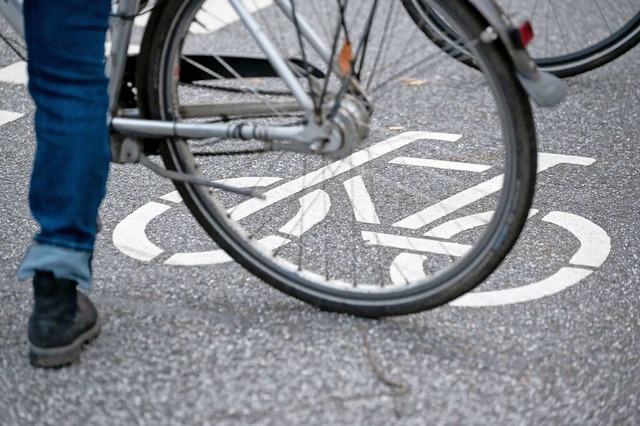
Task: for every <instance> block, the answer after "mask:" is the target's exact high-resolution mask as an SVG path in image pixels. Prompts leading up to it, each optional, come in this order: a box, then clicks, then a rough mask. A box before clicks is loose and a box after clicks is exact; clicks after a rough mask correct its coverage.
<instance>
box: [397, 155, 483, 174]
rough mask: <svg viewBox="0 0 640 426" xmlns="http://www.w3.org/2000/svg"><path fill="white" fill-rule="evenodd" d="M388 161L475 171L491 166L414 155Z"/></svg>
mask: <svg viewBox="0 0 640 426" xmlns="http://www.w3.org/2000/svg"><path fill="white" fill-rule="evenodd" d="M389 163H391V164H400V165H403V166H418V167H430V168H434V169H445V170H460V171H465V172H475V173H480V172H484V171H486V170H489V169H490V168H491V166H485V165H483V164H471V163H461V162H459V161H442V160H430V159H427V158H415V157H398V158H394V159H393V160H391V161H389Z"/></svg>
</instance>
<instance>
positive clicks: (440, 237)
mask: <svg viewBox="0 0 640 426" xmlns="http://www.w3.org/2000/svg"><path fill="white" fill-rule="evenodd" d="M424 137H425V133H424V132H410V133H404V134H402V135H399V136H396V137H394V138H391V139H388V140H386V141H382V142H379V143H378V144H376V145H374V146H373V147H371V148H369V149H368V151H369V152H368V153H367V154H368V155H367V156H366V160H364V159H363V160H362V161H371V159H375V158H379V157H380V156H382V155H386V154H388V153H391V152H393V151H395V150H397V149H399V148H400V147H402V146H406V145H407V144H409V143H411V142H413V141H415V140H418V139H420V138H424ZM429 137H430V138H431V139H434V138H441V140H456V139H457V138H459V137H460V136H459V135H452V134H432V133H430V134H429ZM372 153H374V155H371V154H372ZM363 158H365V156H363ZM594 162H595V160H594V159H591V158H586V157H578V156H568V155H561V154H550V153H540V154H539V157H538V173H540V172H543V171H545V170H548V169H550V168H553V167H556V166H558V165H561V164H567V165H576V166H589V165H591V164H593V163H594ZM390 163H395V164H413V165H425V166H430V167H434V166H435V167H439V168H445V169H447V168H448V169H452V170H464V171H469V172H474V171H482V170H484V169H485V168H484V167H485V166H482V165H474V164H467V163H458V162H443V161H440V160H431V159H416V158H406V157H396V158H394V159H392V160H391V161H390ZM360 164H361V163H360ZM358 165H359V163H358V162H357V161H356V162H353V163H352V164H351V169H353V168H355V167H357V166H358ZM330 167H332V166H331V165H329V166H326V167H325V168H323V169H320V170H316V171H314V172H311V173H309V174H308V175H306V176H304V177H303V178H299V179H297V180H296V182H294V181H289V182H284V183H282V179H281V178H279V177H265V176H256V177H241V178H233V179H225V180H221V181H220V182H221V183H227V184H230V185H233V186H236V187H245V188H250V187H258V186H263V187H267V186H272V185H274V184H276V183H279V185H278V186H276V187H275V188H273V189H271V190H269V191H268V194H269V196H268V197H267V200H268V201H267V202H266V203H265V202H263V201H258V200H255V199H252V200H248V201H245V202H243V203H241V204H239V205H238V206H236V207H234V208H232V209H230V212H231V214H232V216H235V217H236V218H242V217H246V216H248V215H250V214H253V213H255V212H256V211H259V210H260V209H262V208H265V207H267V206H269V205H271V204H274V203H276V202H279V201H281V200H284V199H287V198H289V197H292V196H295V195H296V194H297V193H299V192H301V191H302V190H304V189H306V187H310V186H312V185H315V184H317V183H318V182H321V181H322V180H323V179H329V178H332V179H335V178H337V177H338V176H340V175H342V174H343V173H344V172H346V171H348V170H349V169H348V168H345V170H339V173H335V170H333V172H334V173H332V174H331V175H329V174H327V173H325V172H326V170H325V169H327V168H330ZM300 179H302V181H303V182H304V181H306V182H308V184H307V186H306V187H305V186H304V185H300V184H299V183H300ZM500 185H501V176H498V177H494V178H492V179H489V180H487V181H485V182H482V183H480V184H478V185H476V186H473V187H471V188H467V189H465V190H463V191H461V192H458V193H456V194H454V195H452V196H450V197H448V198H447V199H445V200H442V201H441V202H439V203H437V204H436V205H433V206H430V207H428V208H425V209H423V210H421V211H419V212H417V213H413V214H411V215H409V216H407V217H405V218H404V219H402V220H400V221H397V222H396V223H393V224H391V226H392V227H393V228H394V229H396V230H398V229H419V228H423V227H427V226H429V225H430V224H431V223H433V222H435V221H437V220H440V219H443V218H446V217H447V215H449V214H451V213H453V212H455V211H457V210H459V209H461V208H463V207H465V206H468V205H470V204H472V203H474V202H476V201H478V200H479V199H481V198H483V197H486V196H488V195H489V194H492V193H494V192H497V191H499V189H500ZM344 187H345V190H346V191H347V195H348V197H349V199H350V201H351V204H352V207H353V210H354V214H355V216H356V220H358V221H359V222H362V223H370V224H380V219H379V218H378V215H377V214H376V209H375V205H374V203H373V201H372V199H371V197H370V195H369V194H368V193H367V190H366V188H365V186H364V184H363V181H362V177H361V176H350V177H349V179H345V181H344ZM328 198H329V196H328V194H326V193H323V191H322V190H320V189H318V190H315V191H314V192H312V193H309V194H306V195H304V196H301V197H300V198H298V200H297V201H298V203H299V205H300V208H299V210H298V211H297V214H295V215H294V217H293V218H292V219H291V220H290V221H289V222H287V223H286V224H285V225H284V226H283V227H282V228H281V229H280V230H279V232H281V233H284V234H288V235H292V236H297V237H299V236H301V235H302V234H304V233H305V232H307V231H309V230H310V229H311V228H312V227H313V226H315V225H316V224H318V223H320V222H321V221H322V220H324V219H325V218H326V216H327V214H328V210H329V206H330V202H328V201H329V200H328ZM160 199H161V200H162V202H155V201H152V202H149V203H147V204H145V205H143V206H142V207H140V208H139V209H137V210H136V211H134V212H133V213H132V214H130V215H129V216H127V217H126V218H125V219H124V220H122V221H121V222H120V223H119V224H118V225H117V226H116V228H115V230H114V233H113V243H114V245H115V246H116V247H117V248H118V249H119V250H120V251H121V252H123V253H124V254H126V255H127V256H130V257H132V258H134V259H137V260H140V261H145V262H149V261H152V260H153V259H155V258H157V257H158V256H159V255H161V254H162V253H164V250H163V249H162V248H160V247H158V246H157V245H156V244H154V243H153V242H151V241H150V240H149V238H148V237H147V234H146V228H147V225H148V224H149V223H150V222H151V221H152V220H154V219H156V218H157V217H159V216H161V215H162V214H163V213H165V212H167V211H168V210H170V209H171V208H172V207H173V206H175V205H177V204H179V203H181V202H182V200H181V198H180V196H179V195H178V193H177V191H174V192H171V193H168V194H165V195H163V196H162V197H160ZM318 199H321V200H324V201H325V202H323V203H317V206H316V205H315V204H314V203H316V202H317V200H318ZM319 206H324V207H319ZM302 212H306V214H305V215H304V218H305V220H304V226H301V225H302ZM492 214H493V212H492V211H487V212H481V213H476V214H472V215H468V216H465V217H459V218H456V219H452V220H449V221H446V222H444V223H441V224H440V225H438V226H435V227H433V228H431V229H429V230H428V231H426V233H425V234H424V236H425V237H427V238H425V239H419V238H415V237H404V236H401V235H397V233H380V232H362V237H363V239H364V240H365V242H366V243H368V244H372V245H378V246H385V247H392V248H395V249H400V250H402V252H401V253H400V254H398V255H397V256H396V258H395V259H394V260H393V262H392V264H391V265H390V268H389V273H390V275H391V280H392V281H393V282H394V283H402V282H404V280H407V279H412V280H413V279H419V278H421V276H422V275H424V270H423V268H422V264H423V261H424V260H425V258H426V255H425V254H423V253H441V252H442V250H443V247H444V248H445V249H446V254H449V255H451V254H454V255H455V253H457V252H460V253H459V254H458V255H460V256H461V255H462V254H463V253H464V251H465V250H466V249H467V248H466V247H465V246H464V245H461V244H455V243H452V242H451V243H449V242H448V241H450V240H452V239H453V238H454V237H455V236H456V235H458V234H460V233H461V232H463V231H467V230H470V229H473V228H476V227H480V226H484V225H486V224H487V223H488V221H489V220H490V218H491V216H492ZM539 216H540V214H539V211H538V210H535V209H532V210H531V211H530V213H529V218H530V219H531V220H540V221H542V222H546V223H549V224H552V225H555V226H558V227H559V228H561V229H562V230H564V231H566V232H568V233H569V234H571V235H573V236H574V237H575V238H576V239H577V240H578V241H579V243H580V247H579V249H578V250H577V251H576V252H575V253H574V254H573V256H572V257H571V258H570V260H569V261H568V265H565V266H562V267H560V268H559V269H558V270H557V271H556V272H554V273H552V274H551V275H549V276H547V277H546V278H544V279H542V280H539V281H536V282H533V283H529V284H526V285H524V286H519V287H514V288H509V289H501V290H493V291H477V290H476V291H473V292H470V293H467V294H465V295H464V296H462V297H460V298H458V299H456V300H454V301H453V302H451V303H450V305H452V306H472V307H480V306H498V305H507V304H513V303H521V302H527V301H531V300H535V299H539V298H542V297H545V296H549V295H552V294H556V293H558V292H560V291H563V290H565V289H567V288H569V287H571V286H574V285H575V284H577V283H578V282H580V281H581V280H583V279H585V278H586V277H588V276H589V275H591V274H592V273H593V272H594V271H595V270H596V269H597V268H599V267H600V266H601V265H602V264H603V263H604V262H605V260H606V259H607V257H608V256H609V253H610V250H611V240H610V238H609V236H608V235H607V233H606V232H605V231H604V230H603V229H602V228H601V227H599V226H598V225H596V224H595V223H593V222H591V221H589V220H588V219H586V218H584V217H582V216H579V215H575V214H572V213H568V212H562V211H552V212H549V213H548V214H546V215H544V216H543V217H539ZM433 239H436V240H437V244H434V243H433ZM288 241H289V240H287V239H286V238H283V237H281V236H276V235H271V236H267V237H265V238H263V239H262V243H263V244H264V245H266V246H268V247H271V248H274V249H275V248H277V247H279V246H282V245H285V244H287V242H288ZM232 261H233V259H232V258H231V257H230V256H229V255H227V253H226V252H224V251H223V250H220V249H218V250H213V251H202V252H182V253H174V254H173V255H171V256H170V257H169V258H168V259H167V260H165V261H164V264H166V265H182V266H194V265H215V264H222V263H226V262H232ZM400 271H401V273H400Z"/></svg>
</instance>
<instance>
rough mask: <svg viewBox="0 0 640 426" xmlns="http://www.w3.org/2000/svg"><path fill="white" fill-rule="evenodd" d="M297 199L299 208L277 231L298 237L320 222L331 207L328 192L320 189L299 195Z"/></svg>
mask: <svg viewBox="0 0 640 426" xmlns="http://www.w3.org/2000/svg"><path fill="white" fill-rule="evenodd" d="M298 201H299V202H300V210H298V213H297V214H296V215H295V216H294V217H293V219H291V220H290V221H289V222H287V223H286V224H285V225H284V226H283V227H282V228H280V229H279V232H282V233H283V234H289V235H293V236H294V237H299V236H301V235H302V234H304V233H305V232H307V231H308V230H309V229H311V228H313V227H314V226H315V225H317V224H318V223H320V222H322V221H323V220H324V218H325V217H327V215H328V214H329V209H330V208H331V199H330V198H329V194H327V193H326V192H324V191H323V190H321V189H317V190H315V191H313V192H311V193H310V194H307V195H305V196H304V197H301V198H300V199H299V200H298Z"/></svg>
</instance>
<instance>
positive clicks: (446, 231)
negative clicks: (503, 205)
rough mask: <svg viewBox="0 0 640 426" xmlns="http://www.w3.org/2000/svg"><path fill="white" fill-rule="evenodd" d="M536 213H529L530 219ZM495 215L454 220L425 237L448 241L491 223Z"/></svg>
mask: <svg viewBox="0 0 640 426" xmlns="http://www.w3.org/2000/svg"><path fill="white" fill-rule="evenodd" d="M536 213H538V210H535V209H531V210H530V211H529V215H528V218H529V219H530V218H531V217H532V216H533V215H535V214H536ZM494 214H495V211H489V212H484V213H477V214H472V215H469V216H464V217H460V218H457V219H452V220H450V221H448V222H445V223H443V224H442V225H439V226H436V227H435V228H433V229H432V230H430V231H429V232H427V233H425V234H424V235H425V237H433V238H442V239H444V240H448V239H450V238H452V237H454V236H455V235H458V234H459V233H461V232H463V231H468V230H469V229H473V228H477V227H479V226H484V225H486V224H488V223H489V222H491V218H492V217H493V215H494Z"/></svg>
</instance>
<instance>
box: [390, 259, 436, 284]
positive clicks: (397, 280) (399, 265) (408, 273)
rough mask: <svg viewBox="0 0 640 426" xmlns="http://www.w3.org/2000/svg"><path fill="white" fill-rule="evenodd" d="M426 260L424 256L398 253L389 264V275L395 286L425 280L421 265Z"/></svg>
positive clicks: (425, 276) (425, 275)
mask: <svg viewBox="0 0 640 426" xmlns="http://www.w3.org/2000/svg"><path fill="white" fill-rule="evenodd" d="M425 260H427V256H425V255H424V254H415V253H400V254H399V255H398V256H396V258H395V259H394V260H393V262H391V266H390V267H389V275H390V276H391V282H393V284H395V285H406V284H409V283H415V282H417V281H419V280H424V279H426V278H427V274H425V273H424V268H423V266H422V263H423V262H424V261H425Z"/></svg>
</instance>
